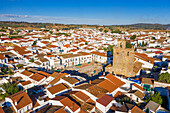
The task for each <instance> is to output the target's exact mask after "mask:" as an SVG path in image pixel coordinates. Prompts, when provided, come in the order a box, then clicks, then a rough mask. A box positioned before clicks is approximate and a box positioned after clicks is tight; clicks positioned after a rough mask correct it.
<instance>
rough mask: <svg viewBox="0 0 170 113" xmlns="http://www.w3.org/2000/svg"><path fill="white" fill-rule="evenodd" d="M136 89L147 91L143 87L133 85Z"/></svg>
mask: <svg viewBox="0 0 170 113" xmlns="http://www.w3.org/2000/svg"><path fill="white" fill-rule="evenodd" d="M133 86H135V87H136V88H138V89H140V90H141V91H145V89H144V88H143V87H142V86H139V85H137V84H136V83H134V84H133Z"/></svg>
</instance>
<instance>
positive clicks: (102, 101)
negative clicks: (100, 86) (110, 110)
mask: <svg viewBox="0 0 170 113" xmlns="http://www.w3.org/2000/svg"><path fill="white" fill-rule="evenodd" d="M113 99H114V98H113V97H111V96H109V95H107V94H105V95H104V96H103V97H101V98H100V99H98V100H97V102H98V103H100V104H102V105H103V106H105V107H106V106H107V105H108V104H109V103H110V102H111V101H112V100H113Z"/></svg>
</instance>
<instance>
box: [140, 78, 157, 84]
mask: <svg viewBox="0 0 170 113" xmlns="http://www.w3.org/2000/svg"><path fill="white" fill-rule="evenodd" d="M141 83H142V84H149V85H153V84H154V80H153V79H152V78H144V77H143V78H142V82H141Z"/></svg>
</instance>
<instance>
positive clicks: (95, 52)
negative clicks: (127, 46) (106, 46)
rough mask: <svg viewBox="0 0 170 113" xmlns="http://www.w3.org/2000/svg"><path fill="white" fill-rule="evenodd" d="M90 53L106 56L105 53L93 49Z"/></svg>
mask: <svg viewBox="0 0 170 113" xmlns="http://www.w3.org/2000/svg"><path fill="white" fill-rule="evenodd" d="M91 53H92V54H95V55H99V56H103V57H107V55H106V54H105V53H100V52H97V51H93V52H91Z"/></svg>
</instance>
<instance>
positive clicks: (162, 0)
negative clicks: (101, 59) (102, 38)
mask: <svg viewBox="0 0 170 113" xmlns="http://www.w3.org/2000/svg"><path fill="white" fill-rule="evenodd" d="M0 4H1V5H0V21H26V22H49V23H64V24H100V25H103V24H105V25H117V24H119V25H120V24H135V23H160V24H170V0H0Z"/></svg>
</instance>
